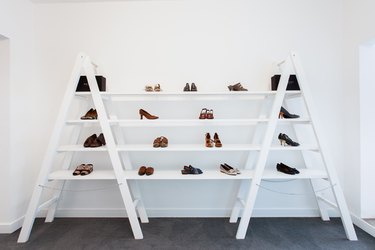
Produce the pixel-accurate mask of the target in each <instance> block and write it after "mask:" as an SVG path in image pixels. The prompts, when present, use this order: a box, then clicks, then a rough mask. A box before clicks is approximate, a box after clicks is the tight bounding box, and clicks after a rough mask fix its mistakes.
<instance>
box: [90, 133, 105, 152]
mask: <svg viewBox="0 0 375 250" xmlns="http://www.w3.org/2000/svg"><path fill="white" fill-rule="evenodd" d="M95 136H96V135H95ZM105 144H106V142H105V139H104V135H103V133H101V134H100V135H99V136H98V137H96V138H95V139H94V140H93V141H92V142H91V143H90V145H89V147H90V148H97V147H101V146H103V145H105Z"/></svg>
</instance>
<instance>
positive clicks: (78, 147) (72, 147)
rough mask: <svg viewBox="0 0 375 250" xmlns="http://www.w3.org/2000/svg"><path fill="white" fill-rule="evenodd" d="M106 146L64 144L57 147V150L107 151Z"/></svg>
mask: <svg viewBox="0 0 375 250" xmlns="http://www.w3.org/2000/svg"><path fill="white" fill-rule="evenodd" d="M107 150H108V149H107V147H106V146H101V147H97V148H85V147H84V146H83V145H64V146H60V147H59V148H58V149H57V152H105V151H107Z"/></svg>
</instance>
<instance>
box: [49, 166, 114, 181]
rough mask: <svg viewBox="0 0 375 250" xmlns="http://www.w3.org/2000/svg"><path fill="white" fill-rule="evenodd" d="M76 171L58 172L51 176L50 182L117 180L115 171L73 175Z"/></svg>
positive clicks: (97, 171)
mask: <svg viewBox="0 0 375 250" xmlns="http://www.w3.org/2000/svg"><path fill="white" fill-rule="evenodd" d="M73 172H74V170H73V169H72V170H58V171H54V172H52V173H50V174H49V176H48V179H49V180H116V176H115V173H114V171H113V170H95V169H94V171H92V172H91V173H90V174H88V175H85V176H81V175H73Z"/></svg>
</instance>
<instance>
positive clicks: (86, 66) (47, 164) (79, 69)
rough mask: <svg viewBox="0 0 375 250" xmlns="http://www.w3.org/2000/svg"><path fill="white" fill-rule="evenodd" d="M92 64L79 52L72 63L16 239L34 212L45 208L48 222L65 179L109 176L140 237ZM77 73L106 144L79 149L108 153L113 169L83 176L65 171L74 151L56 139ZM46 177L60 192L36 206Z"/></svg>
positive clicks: (22, 238)
mask: <svg viewBox="0 0 375 250" xmlns="http://www.w3.org/2000/svg"><path fill="white" fill-rule="evenodd" d="M95 67H97V66H96V65H95V64H94V63H92V62H91V60H90V58H89V57H88V56H87V55H85V54H83V53H82V54H79V55H78V57H77V59H76V63H75V66H74V69H73V72H72V75H71V78H70V80H69V84H68V87H67V90H66V93H65V96H64V99H63V103H62V105H61V108H60V112H59V113H58V117H57V121H56V124H55V127H54V130H53V132H52V136H51V139H50V142H49V145H48V148H47V152H46V154H45V158H44V161H43V163H42V167H41V171H40V173H39V177H38V180H37V184H36V186H35V188H34V191H33V194H32V197H31V201H30V204H29V207H28V209H27V212H26V215H25V219H24V222H23V225H22V229H21V233H20V235H19V238H18V242H26V241H27V240H28V239H29V236H30V232H31V229H32V226H33V223H34V220H35V217H36V215H37V213H38V212H39V211H40V210H41V209H43V208H46V207H49V210H48V213H47V217H46V222H51V221H53V219H54V216H55V211H56V207H57V203H58V200H59V197H60V195H61V189H62V188H63V187H64V184H65V181H66V180H82V179H84V180H108V179H113V180H116V181H117V184H118V187H119V189H120V192H121V196H122V199H123V201H124V204H125V209H126V212H127V215H128V218H129V221H130V225H131V228H132V229H133V234H134V238H136V239H142V238H143V235H142V230H141V227H140V224H139V221H138V218H137V214H136V210H135V204H134V202H133V199H132V196H131V193H130V189H129V186H128V183H127V179H126V176H125V175H124V171H123V169H122V164H121V160H120V156H119V154H118V152H117V150H116V144H115V140H114V138H113V134H112V131H111V127H110V124H109V120H108V117H107V114H106V111H105V107H104V104H103V100H102V98H101V96H100V92H99V88H98V86H97V83H96V79H95ZM81 74H84V75H86V76H87V79H88V84H89V87H90V90H91V91H90V94H89V95H90V96H91V97H92V101H93V103H94V107H95V109H96V111H97V113H98V121H99V123H100V127H101V129H102V133H103V135H104V137H105V140H106V147H101V148H92V149H87V148H83V147H81V148H80V149H81V150H84V151H94V152H95V151H107V152H108V154H109V158H110V161H111V166H112V167H113V171H94V172H93V173H92V174H90V175H88V176H85V178H83V177H82V176H72V171H69V170H67V169H68V168H69V167H70V164H71V160H72V158H73V153H74V152H76V151H80V149H78V150H72V151H70V152H69V150H64V149H62V150H61V149H59V142H60V136H61V134H62V131H63V128H64V126H65V125H66V120H67V115H68V112H69V108H70V106H71V103H72V101H73V98H74V97H75V95H76V87H77V84H78V80H79V77H80V76H81ZM81 128H82V126H81V127H79V128H78V129H77V130H76V131H75V135H74V136H73V137H74V139H73V140H75V141H74V142H73V143H77V140H78V137H79V133H80V129H81ZM62 151H66V152H68V153H67V154H66V156H65V158H64V162H63V167H62V170H61V171H60V172H54V173H53V174H51V175H50V172H51V168H52V166H53V163H54V160H55V157H56V154H57V153H58V152H62ZM49 180H58V181H60V183H59V184H60V185H59V187H58V188H59V189H60V191H57V192H55V194H54V195H53V197H52V198H51V199H50V200H48V201H46V202H44V203H43V204H41V205H39V203H40V198H41V195H42V192H43V188H44V187H45V186H46V185H47V183H48V181H49Z"/></svg>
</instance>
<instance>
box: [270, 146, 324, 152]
mask: <svg viewBox="0 0 375 250" xmlns="http://www.w3.org/2000/svg"><path fill="white" fill-rule="evenodd" d="M270 150H275V151H276V150H278V151H319V148H318V147H317V146H315V145H299V146H297V147H292V146H281V145H272V146H271V148H270Z"/></svg>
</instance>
